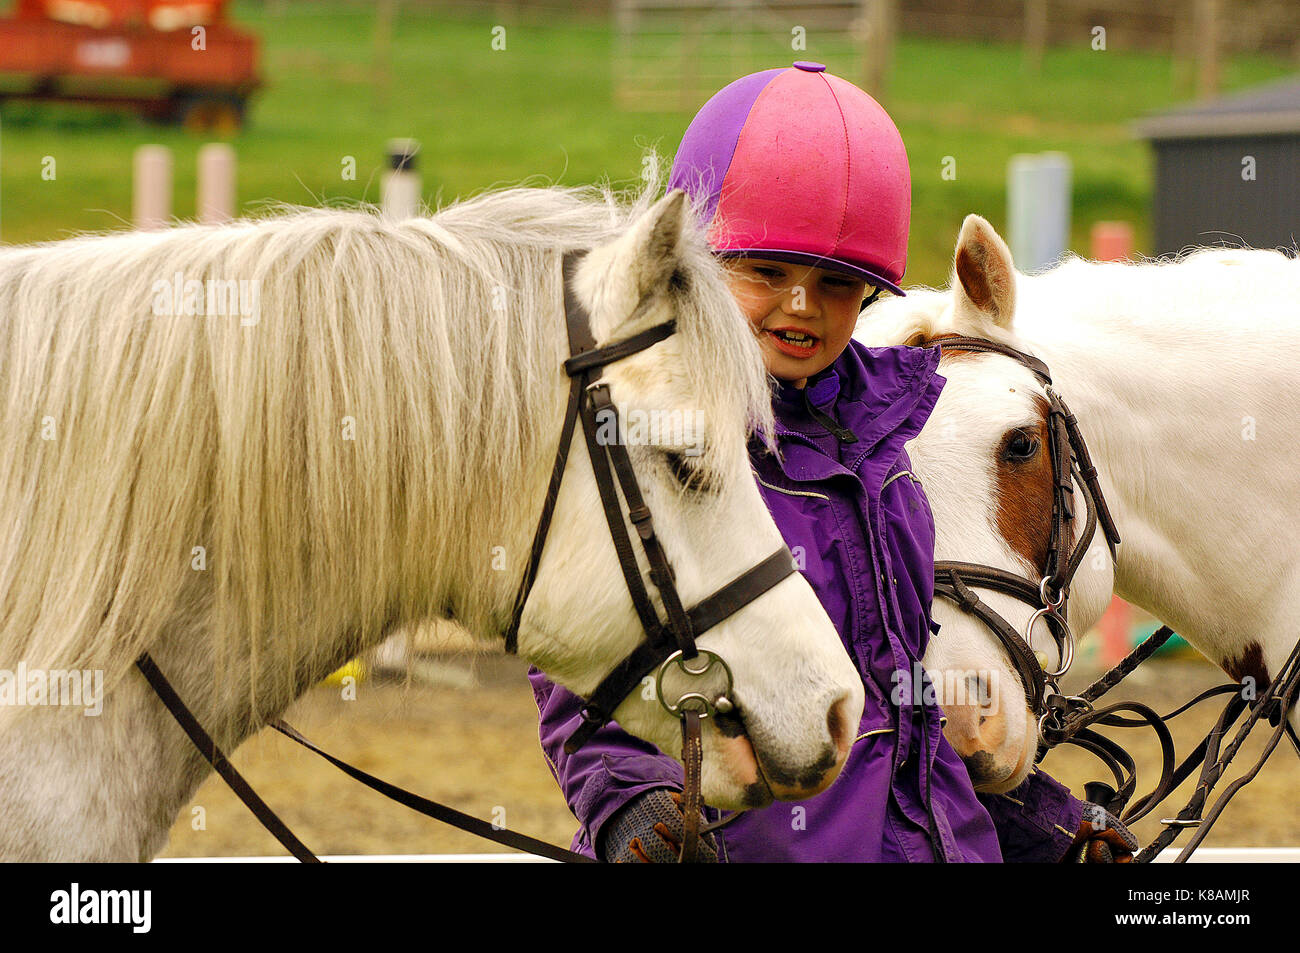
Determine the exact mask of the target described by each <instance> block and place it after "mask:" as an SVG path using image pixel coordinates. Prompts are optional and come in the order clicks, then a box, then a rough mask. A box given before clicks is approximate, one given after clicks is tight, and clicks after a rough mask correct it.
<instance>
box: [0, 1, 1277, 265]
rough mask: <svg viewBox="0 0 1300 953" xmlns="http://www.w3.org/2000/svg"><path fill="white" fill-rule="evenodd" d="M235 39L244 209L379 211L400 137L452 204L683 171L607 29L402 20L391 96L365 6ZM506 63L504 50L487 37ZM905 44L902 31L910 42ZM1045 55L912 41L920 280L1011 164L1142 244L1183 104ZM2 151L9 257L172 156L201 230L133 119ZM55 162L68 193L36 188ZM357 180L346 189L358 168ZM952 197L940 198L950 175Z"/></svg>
mask: <svg viewBox="0 0 1300 953" xmlns="http://www.w3.org/2000/svg"><path fill="white" fill-rule="evenodd" d="M232 12H233V15H234V18H235V20H236V21H237V22H238V23H240V24H241V25H243V26H244V27H246V28H248V29H251V30H253V31H254V32H256V33H258V34H259V35H260V36H261V37H262V40H263V74H264V76H265V78H266V82H267V85H266V88H265V90H264V91H263V92H262V93H261V94H260V95H259V96H258V97H257V98H256V99H255V101H254V103H253V106H252V108H251V109H250V122H249V124H248V126H247V127H246V129H245V130H244V131H243V132H242V133H241V134H240V135H238V136H237V137H236V138H235V139H234V140H233V141H234V144H235V146H236V148H237V150H238V154H239V199H240V203H241V206H242V208H243V210H244V211H246V212H252V211H256V210H257V209H258V208H259V206H261V205H263V204H265V203H267V202H293V203H301V204H316V203H319V202H323V201H339V200H346V201H356V200H366V201H377V200H378V197H379V176H380V174H381V173H382V171H383V148H384V143H385V141H386V140H387V139H389V138H390V137H394V136H413V137H415V138H417V139H419V140H420V141H421V142H422V143H423V153H422V171H423V173H424V176H425V186H426V199H427V201H429V202H430V203H431V204H438V203H441V204H446V203H448V202H450V201H452V200H454V199H455V198H456V197H458V196H465V195H469V194H473V193H475V192H478V191H481V190H483V189H486V188H490V187H493V186H502V185H511V184H520V183H523V182H525V181H531V182H532V183H534V184H537V183H542V182H559V183H563V184H577V183H585V182H593V181H597V180H599V179H601V178H605V177H607V178H609V179H610V180H612V181H614V182H615V183H616V184H631V183H633V182H634V181H635V180H636V179H637V177H638V176H639V174H640V170H641V150H642V148H643V147H644V146H646V145H654V146H657V147H658V149H659V150H660V151H661V153H664V154H665V155H668V156H670V155H671V153H672V151H673V149H674V148H675V147H676V144H677V142H678V140H679V138H680V136H681V134H682V132H683V131H684V130H685V128H686V125H687V123H688V122H689V121H690V118H691V115H692V113H693V109H685V110H681V111H677V112H667V113H644V112H628V111H623V110H621V109H619V108H617V107H616V106H615V104H614V97H613V94H612V69H611V59H612V56H613V55H614V54H613V50H614V37H613V34H612V28H611V26H610V24H609V22H608V21H606V20H603V19H602V20H587V21H570V22H554V21H547V20H543V19H539V18H537V17H535V16H534V17H524V18H522V19H520V20H519V21H518V22H513V21H511V20H510V19H508V18H506V19H504V20H500V19H498V18H497V17H495V16H494V15H493V14H492V13H491V12H490V11H488V10H484V11H482V12H481V13H477V14H475V13H464V12H460V13H452V12H450V11H446V10H441V11H437V10H427V9H426V10H418V11H416V10H404V11H403V12H402V14H401V16H400V17H399V20H398V23H397V25H396V29H395V31H394V39H393V46H392V57H391V81H390V83H389V84H388V85H387V87H386V89H387V91H386V92H385V86H384V85H383V84H377V83H376V76H377V75H378V73H377V71H376V68H375V62H374V52H373V51H374V44H373V33H374V13H373V10H372V9H371V8H369V7H368V6H332V5H329V4H322V5H312V6H306V5H302V6H300V5H297V4H294V5H289V6H288V9H287V10H286V11H285V12H284V13H282V14H280V15H272V14H270V13H268V12H267V11H266V10H265V9H264V8H263V5H262V4H261V3H251V2H245V3H239V4H236V5H234V7H233V8H232ZM498 23H501V24H502V25H504V26H505V27H506V49H505V50H493V49H492V43H491V41H492V34H491V30H492V27H493V26H494V25H496V24H498ZM903 27H904V29H906V23H904V24H903ZM1089 39H1090V37H1086V36H1085V37H1081V39H1080V42H1079V45H1078V48H1077V49H1056V50H1050V51H1048V54H1047V56H1046V58H1045V61H1044V64H1043V69H1042V72H1041V74H1040V75H1038V76H1036V77H1030V76H1029V75H1028V74H1027V73H1026V72H1024V70H1023V67H1022V61H1021V54H1020V51H1019V49H1018V48H1016V47H1001V46H996V45H991V44H987V43H951V42H941V41H935V40H924V39H918V38H911V37H904V38H903V39H902V40H901V41H900V43H899V45H898V48H897V51H896V54H895V60H894V70H893V74H892V77H891V81H890V90H889V94H888V96H887V99H886V105H887V106H888V108H889V109H890V111H891V113H892V114H893V115H894V116H895V118H896V120H897V121H898V124H899V126H900V128H901V130H902V132H903V136H904V139H905V140H906V141H907V144H908V151H909V154H910V157H911V164H912V176H913V183H914V184H913V192H914V203H915V209H914V213H913V226H912V242H911V254H910V261H909V268H908V275H907V280H908V282H909V283H918V282H920V283H930V284H933V283H940V282H942V281H944V280H945V278H946V275H947V269H948V259H949V256H950V255H951V251H952V242H953V240H954V238H955V236H956V231H957V227H958V225H959V224H960V222H961V219H962V217H963V216H964V215H965V214H966V213H968V212H972V211H977V212H980V213H981V214H983V215H985V216H986V217H988V218H989V219H990V220H991V221H992V222H993V223H994V225H995V226H998V227H1001V226H1002V225H1003V224H1004V219H1005V205H1006V198H1005V174H1006V172H1005V170H1006V163H1007V160H1008V158H1009V157H1010V156H1012V155H1013V154H1015V153H1017V152H1025V151H1041V150H1045V149H1059V150H1063V151H1065V152H1067V153H1069V155H1070V156H1071V158H1072V160H1073V162H1074V179H1075V203H1074V215H1075V229H1074V247H1075V248H1077V249H1080V250H1083V251H1086V247H1087V246H1086V236H1087V230H1088V227H1089V226H1090V225H1091V223H1092V222H1094V221H1096V220H1098V219H1103V218H1122V219H1127V220H1129V221H1131V222H1133V223H1134V225H1135V226H1136V227H1137V232H1138V247H1139V250H1143V248H1144V242H1145V241H1146V239H1147V235H1148V233H1149V225H1148V221H1147V220H1148V215H1149V212H1148V206H1149V201H1150V190H1151V172H1150V167H1151V159H1150V156H1149V150H1148V147H1147V146H1146V144H1145V143H1142V142H1140V141H1136V140H1134V139H1133V138H1132V137H1131V133H1130V123H1131V121H1132V120H1133V119H1134V118H1136V117H1138V116H1141V115H1143V114H1145V113H1148V112H1152V111H1156V110H1159V109H1162V108H1165V107H1168V106H1170V105H1173V104H1175V103H1177V102H1179V101H1181V100H1182V99H1183V98H1184V96H1183V94H1181V93H1180V91H1179V87H1178V85H1177V84H1176V82H1175V67H1174V64H1173V63H1172V62H1171V60H1170V59H1169V58H1168V57H1163V56H1157V55H1150V54H1140V53H1131V52H1121V51H1104V52H1094V51H1092V50H1091V49H1090V48H1089V45H1088V41H1089ZM827 53H828V51H824V50H823V51H819V50H818V46H817V42H816V38H815V37H811V36H810V37H809V42H808V49H807V50H801V51H798V52H791V51H790V50H788V49H786V48H784V47H781V46H780V45H779V44H778V45H777V46H776V47H774V48H773V50H772V51H771V55H770V57H768V58H767V59H766V60H764V61H762V62H757V63H754V64H753V66H752V67H746V68H745V69H744V70H743V72H747V71H748V70H749V69H750V68H752V69H759V68H764V67H767V66H776V65H783V64H786V63H789V62H790V61H792V60H795V59H823V60H824V61H825V62H827V63H828V65H829V66H830V68H831V69H832V71H835V72H840V73H842V74H845V75H848V73H849V69H850V67H849V64H847V63H841V62H839V58H838V57H837V56H834V55H826V54H827ZM1289 71H1290V70H1289V65H1288V64H1286V63H1283V62H1279V61H1274V60H1268V59H1263V58H1239V59H1235V60H1232V61H1230V62H1228V63H1226V64H1225V68H1224V77H1225V86H1226V87H1227V88H1237V87H1241V86H1247V85H1251V84H1254V83H1258V82H1262V81H1267V80H1270V79H1273V78H1275V77H1278V76H1281V75H1285V74H1286V73H1287V72H1289ZM0 115H2V118H3V129H2V139H0V238H3V240H4V241H6V242H30V241H44V240H49V239H57V238H62V237H66V236H67V235H70V234H72V233H75V232H78V231H82V230H86V229H111V228H120V227H125V226H126V224H127V222H128V220H129V218H130V214H131V181H130V179H131V156H132V152H133V150H134V149H135V147H136V146H138V145H141V144H143V143H148V142H160V143H163V144H166V145H169V146H171V147H172V149H173V152H174V156H175V183H176V197H175V206H174V213H175V215H176V216H178V217H180V218H188V217H190V216H192V215H193V213H194V164H195V155H196V152H197V150H198V147H199V145H201V143H202V140H200V139H198V138H195V137H193V136H191V135H189V134H187V133H185V132H183V131H179V130H176V129H171V128H167V127H160V126H155V125H150V124H148V123H145V122H143V121H141V120H138V119H136V118H134V117H132V116H128V115H114V114H104V113H100V112H97V111H89V110H85V109H81V108H76V107H69V106H51V105H25V104H15V103H10V104H6V105H5V106H4V109H3V113H2V114H0ZM47 156H49V157H53V159H54V162H55V174H56V177H55V178H54V179H53V180H47V179H45V178H43V177H42V170H43V168H47V167H48V161H47V160H46V158H45V157H47ZM347 156H352V157H354V158H355V160H356V179H355V180H354V181H348V180H345V179H344V178H343V177H342V170H343V167H344V162H345V157H347ZM946 156H951V157H952V159H953V160H954V162H955V169H956V178H955V179H952V180H945V179H944V178H943V177H942V175H941V172H942V170H943V163H944V157H946Z"/></svg>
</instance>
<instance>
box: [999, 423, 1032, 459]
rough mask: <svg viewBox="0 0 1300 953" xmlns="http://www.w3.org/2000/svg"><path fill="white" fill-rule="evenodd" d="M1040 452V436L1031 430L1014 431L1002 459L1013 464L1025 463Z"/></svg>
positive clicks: (1009, 437)
mask: <svg viewBox="0 0 1300 953" xmlns="http://www.w3.org/2000/svg"><path fill="white" fill-rule="evenodd" d="M1037 452H1038V435H1037V434H1035V433H1033V432H1032V431H1029V430H1013V431H1012V432H1011V433H1010V434H1009V435H1008V439H1007V443H1006V449H1004V450H1003V451H1002V458H1003V459H1004V460H1008V461H1010V462H1012V463H1025V462H1027V461H1028V460H1030V459H1032V458H1033V456H1034V454H1036V453H1037Z"/></svg>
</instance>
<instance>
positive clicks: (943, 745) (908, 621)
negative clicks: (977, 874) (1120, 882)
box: [529, 342, 1083, 862]
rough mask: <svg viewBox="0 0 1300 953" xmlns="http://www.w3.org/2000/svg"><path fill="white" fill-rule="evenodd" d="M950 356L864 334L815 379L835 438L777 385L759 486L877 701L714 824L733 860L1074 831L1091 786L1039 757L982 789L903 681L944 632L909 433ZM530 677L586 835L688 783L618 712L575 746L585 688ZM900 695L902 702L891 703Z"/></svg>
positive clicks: (967, 847)
mask: <svg viewBox="0 0 1300 953" xmlns="http://www.w3.org/2000/svg"><path fill="white" fill-rule="evenodd" d="M938 363H939V352H938V350H937V349H926V348H909V347H886V348H867V347H863V346H862V345H860V344H858V343H857V342H852V343H850V345H849V347H848V348H847V349H846V350H845V351H844V353H843V354H841V355H840V357H839V359H838V360H837V361H836V362H835V363H834V364H833V365H832V366H831V367H829V368H827V369H826V370H825V371H823V372H821V373H820V374H817V375H815V376H814V377H813V378H811V379H810V380H809V381H808V385H807V387H808V392H807V397H808V398H809V399H811V401H812V403H813V405H814V406H816V407H817V408H818V409H819V410H821V411H824V412H825V413H827V414H829V415H830V416H831V417H832V418H834V419H835V420H837V421H838V422H839V423H840V424H841V425H842V426H843V427H846V428H848V429H849V430H851V431H852V432H853V434H855V435H856V436H857V438H858V439H857V442H856V443H841V442H840V440H839V439H837V438H836V437H835V436H834V434H832V433H831V432H830V431H828V430H827V429H826V428H825V427H824V426H822V425H821V424H819V423H818V422H817V421H816V420H815V419H814V418H813V417H812V416H811V415H809V413H808V412H807V410H806V408H805V404H804V400H805V395H804V392H803V391H800V390H796V389H795V388H793V387H791V386H790V385H788V384H780V385H779V386H778V387H777V388H776V389H775V390H774V393H773V408H774V410H775V412H776V420H777V437H778V441H779V445H780V450H781V457H782V459H780V460H778V459H777V458H776V457H774V456H773V455H771V454H769V453H767V452H765V451H764V450H763V448H761V447H757V446H756V447H755V448H754V452H753V453H752V457H751V459H752V463H753V466H754V471H755V474H756V476H757V479H758V482H759V489H760V491H761V492H762V494H763V498H764V500H765V501H766V503H767V506H768V509H769V510H770V511H771V513H772V516H773V518H774V519H775V520H776V525H777V526H778V528H780V530H781V534H782V536H784V538H785V541H786V543H787V544H788V545H789V547H790V550H791V552H792V553H793V554H794V556H795V560H796V562H797V563H799V564H800V565H801V566H802V571H803V575H804V577H805V578H806V579H807V580H808V582H809V584H810V585H811V586H812V587H813V590H814V591H815V592H816V593H817V596H818V598H819V599H820V600H821V603H822V605H823V606H824V607H825V609H826V612H827V613H828V614H829V615H830V618H831V621H832V622H833V623H834V624H835V627H836V629H837V630H838V631H839V633H840V638H841V639H843V641H844V647H845V650H846V651H847V652H848V653H849V655H850V657H851V658H852V659H853V660H854V662H855V663H856V664H857V666H858V671H859V672H861V673H862V681H863V684H864V685H865V686H866V707H865V709H864V711H863V715H862V722H861V724H860V726H859V728H858V734H857V739H856V740H855V742H854V745H853V748H852V750H851V752H850V754H849V758H848V761H847V763H846V764H845V766H844V770H843V772H842V773H841V774H840V776H839V777H838V778H837V779H836V780H835V782H834V784H832V785H831V787H830V788H829V789H827V790H826V791H824V792H823V793H822V794H820V795H819V796H817V797H815V798H812V799H810V800H808V801H804V802H784V801H782V802H777V803H774V804H772V805H770V806H768V807H765V808H762V809H759V810H754V811H749V812H747V813H745V814H744V816H742V817H740V818H738V819H737V820H735V821H734V822H733V823H731V824H729V825H728V826H726V827H724V828H722V829H721V830H719V831H717V832H716V833H715V835H714V836H715V837H716V838H717V840H718V846H719V853H720V855H721V857H722V858H723V859H725V860H728V861H932V860H945V861H998V860H1003V859H1005V860H1008V861H1029V862H1053V861H1057V860H1060V859H1061V858H1062V857H1063V856H1064V855H1065V852H1066V850H1067V849H1068V848H1069V845H1070V842H1071V841H1072V840H1073V838H1074V834H1075V832H1076V831H1077V830H1078V829H1079V823H1080V820H1081V818H1082V815H1083V807H1082V804H1081V802H1079V801H1077V800H1076V799H1074V798H1073V797H1071V796H1070V794H1069V792H1068V791H1067V790H1066V789H1065V788H1064V787H1063V786H1062V785H1060V784H1059V783H1057V782H1056V781H1054V780H1052V779H1051V778H1050V777H1048V776H1047V775H1045V774H1042V773H1040V772H1038V771H1035V772H1034V773H1032V774H1031V775H1030V776H1029V779H1028V780H1026V781H1025V783H1024V784H1022V785H1021V786H1020V787H1018V788H1016V789H1015V790H1014V791H1011V792H1009V793H1008V794H1004V795H976V793H975V791H974V788H973V787H972V786H971V781H970V776H969V775H968V774H967V772H966V768H965V766H964V765H963V764H962V761H961V759H960V758H959V757H958V755H957V753H956V752H955V751H954V750H953V749H952V747H951V746H950V745H949V744H948V742H947V741H946V740H945V739H944V737H943V732H942V730H941V725H940V716H941V712H940V711H939V709H938V707H936V706H934V705H925V704H924V703H923V702H922V703H921V704H919V705H914V704H913V702H914V700H917V701H920V700H922V699H924V698H926V697H932V696H929V695H928V694H927V693H925V692H924V691H903V692H901V693H895V692H894V688H895V685H896V684H900V681H899V679H898V678H896V677H895V673H896V672H898V673H906V674H910V673H913V672H918V671H921V669H920V666H919V663H920V660H921V658H922V656H923V655H924V654H925V647H926V644H927V643H928V641H929V638H930V635H931V632H932V631H934V632H937V631H938V626H937V624H935V623H933V622H932V621H931V619H930V603H931V601H932V599H933V595H934V518H933V516H932V515H931V513H930V505H929V502H928V501H927V500H926V497H925V493H924V492H923V490H922V488H921V485H920V482H919V481H918V480H917V479H916V478H915V477H914V476H912V474H911V473H910V470H909V467H910V466H911V463H910V461H909V460H908V457H907V454H906V452H905V451H904V449H903V444H904V443H906V442H907V441H908V440H911V439H912V438H913V437H915V436H916V435H917V434H918V433H919V432H920V430H921V427H922V425H923V424H924V423H925V421H926V420H927V419H928V418H929V416H930V413H931V411H932V410H933V409H934V405H935V401H936V400H938V397H939V392H940V391H941V390H942V389H943V385H944V383H945V381H944V378H943V377H941V376H939V374H938V373H937V368H938ZM922 678H923V679H925V680H926V681H928V678H927V677H926V676H925V675H924V673H923V672H922ZM529 680H530V681H531V682H532V686H533V694H534V696H535V698H536V701H537V707H538V711H539V713H540V717H541V730H540V736H541V742H542V749H543V751H544V752H545V754H546V758H547V760H548V762H549V763H550V766H551V769H552V771H553V772H554V773H555V776H556V779H557V780H558V781H559V783H560V786H561V788H562V789H563V791H564V796H565V798H566V800H567V801H568V803H569V806H570V808H571V809H572V810H573V813H574V816H575V817H577V819H578V821H579V822H580V824H581V825H582V826H581V828H580V829H579V831H578V833H577V835H576V837H575V838H574V850H578V851H581V852H583V853H585V854H587V855H589V856H594V854H595V851H594V845H595V843H596V842H597V839H598V838H599V836H600V832H601V827H602V825H604V823H605V822H606V821H607V820H608V819H609V818H610V817H611V816H612V815H613V814H614V813H615V812H616V811H617V810H618V809H619V808H620V807H622V806H623V805H624V804H626V803H627V801H628V800H629V799H630V798H632V797H634V796H636V795H638V794H640V793H642V792H644V791H648V790H651V789H653V788H659V787H667V788H676V789H680V788H681V786H682V767H681V764H680V763H679V762H678V761H677V760H676V759H675V758H672V757H669V756H667V755H665V754H663V753H661V752H660V751H659V750H658V749H657V748H655V747H654V746H653V745H650V744H649V743H647V742H644V741H641V740H639V739H637V738H633V737H632V736H631V735H629V734H627V733H626V732H624V731H623V730H622V729H620V728H619V727H618V725H617V724H615V723H612V722H611V723H610V724H608V725H606V726H605V727H604V728H603V729H601V730H600V731H599V732H598V733H597V734H596V736H595V737H594V738H593V739H592V741H591V742H590V743H589V744H588V745H587V746H586V747H584V748H583V749H582V750H581V751H579V752H577V753H576V754H574V755H565V754H564V751H563V745H564V740H565V739H566V738H567V737H568V736H569V734H570V732H571V731H572V730H573V728H574V727H575V726H576V724H577V721H578V712H579V709H580V707H581V702H580V701H579V699H577V698H576V697H575V696H574V695H572V694H571V693H569V692H568V691H566V690H565V689H563V688H560V687H559V686H557V685H554V684H553V683H551V682H550V681H548V680H547V679H546V677H545V676H544V675H543V674H542V673H540V672H538V671H536V670H533V671H532V672H530V674H529ZM901 684H903V685H904V686H906V685H907V684H908V683H907V681H906V680H905V679H904V680H903V681H902V682H901ZM895 694H901V695H902V696H903V697H902V699H901V700H902V704H901V705H896V704H893V703H892V702H891V700H890V699H891V697H892V696H893V695H895ZM922 765H924V768H923V769H922ZM711 816H712V817H717V816H718V815H717V814H716V813H711Z"/></svg>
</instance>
